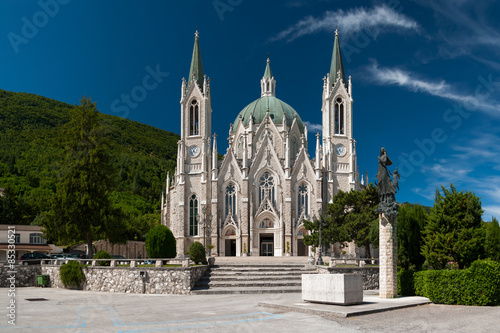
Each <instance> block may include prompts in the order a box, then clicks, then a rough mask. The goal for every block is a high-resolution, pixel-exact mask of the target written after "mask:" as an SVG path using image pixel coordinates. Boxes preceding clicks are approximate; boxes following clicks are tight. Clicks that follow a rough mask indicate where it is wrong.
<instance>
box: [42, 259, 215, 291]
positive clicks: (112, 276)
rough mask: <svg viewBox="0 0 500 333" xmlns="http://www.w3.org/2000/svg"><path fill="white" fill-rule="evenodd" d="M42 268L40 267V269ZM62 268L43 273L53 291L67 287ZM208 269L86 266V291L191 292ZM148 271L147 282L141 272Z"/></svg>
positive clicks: (47, 270)
mask: <svg viewBox="0 0 500 333" xmlns="http://www.w3.org/2000/svg"><path fill="white" fill-rule="evenodd" d="M39 267H40V266H39ZM59 267H60V266H52V265H44V266H42V268H41V271H42V273H43V274H46V275H49V277H50V285H51V287H52V288H64V285H63V284H62V282H61V279H60V277H59ZM207 269H208V266H194V267H187V268H183V267H168V268H167V267H165V268H156V267H137V268H132V267H123V268H122V267H91V266H89V267H85V268H83V273H84V274H85V282H84V283H83V286H82V289H83V290H92V291H102V292H116V293H133V294H176V295H187V294H190V293H191V289H192V288H194V286H195V284H196V281H198V280H199V279H200V278H201V277H202V276H203V274H205V272H206V270H207ZM141 271H142V272H145V273H146V276H145V278H144V279H143V278H142V277H141V275H140V272H141Z"/></svg>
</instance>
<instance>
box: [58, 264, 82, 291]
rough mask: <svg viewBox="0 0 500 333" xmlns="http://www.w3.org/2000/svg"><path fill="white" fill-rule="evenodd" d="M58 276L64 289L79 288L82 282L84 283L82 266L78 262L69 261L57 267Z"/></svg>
mask: <svg viewBox="0 0 500 333" xmlns="http://www.w3.org/2000/svg"><path fill="white" fill-rule="evenodd" d="M59 275H60V277H61V282H62V283H63V284H64V286H65V287H66V288H71V287H73V288H80V286H81V284H82V282H83V281H85V274H83V269H82V265H80V263H79V262H78V261H69V262H68V263H67V264H64V265H62V266H61V267H59Z"/></svg>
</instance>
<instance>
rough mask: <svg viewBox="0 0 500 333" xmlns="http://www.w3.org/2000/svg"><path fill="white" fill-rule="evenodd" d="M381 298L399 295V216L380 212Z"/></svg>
mask: <svg viewBox="0 0 500 333" xmlns="http://www.w3.org/2000/svg"><path fill="white" fill-rule="evenodd" d="M379 244H380V246H379V257H380V268H379V269H380V277H379V279H380V280H379V289H380V298H395V297H397V296H398V268H397V260H398V253H397V249H398V242H397V217H394V218H392V219H391V218H389V217H388V216H386V215H385V214H384V213H379Z"/></svg>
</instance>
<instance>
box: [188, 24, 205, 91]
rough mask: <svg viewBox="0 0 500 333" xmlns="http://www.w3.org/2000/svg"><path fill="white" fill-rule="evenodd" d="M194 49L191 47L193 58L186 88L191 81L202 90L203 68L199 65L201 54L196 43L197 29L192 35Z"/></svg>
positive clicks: (198, 44) (197, 37)
mask: <svg viewBox="0 0 500 333" xmlns="http://www.w3.org/2000/svg"><path fill="white" fill-rule="evenodd" d="M194 36H195V37H194V47H193V57H192V58H191V68H190V69H189V78H188V86H189V85H190V84H191V82H192V81H193V79H194V80H195V81H196V83H198V86H199V87H200V89H201V90H203V80H204V78H203V66H202V64H201V53H200V43H199V42H198V39H199V33H198V29H196V32H195V34H194Z"/></svg>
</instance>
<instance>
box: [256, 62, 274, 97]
mask: <svg viewBox="0 0 500 333" xmlns="http://www.w3.org/2000/svg"><path fill="white" fill-rule="evenodd" d="M260 91H261V93H260V95H261V96H276V80H275V79H274V76H273V71H272V70H271V64H270V61H269V57H268V58H267V64H266V70H265V71H264V76H263V77H262V80H260Z"/></svg>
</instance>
